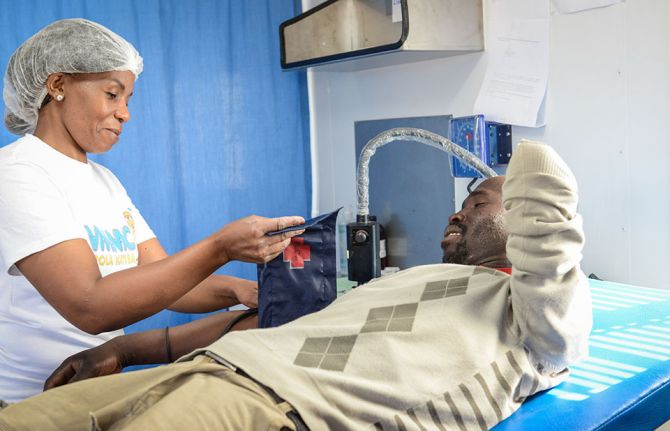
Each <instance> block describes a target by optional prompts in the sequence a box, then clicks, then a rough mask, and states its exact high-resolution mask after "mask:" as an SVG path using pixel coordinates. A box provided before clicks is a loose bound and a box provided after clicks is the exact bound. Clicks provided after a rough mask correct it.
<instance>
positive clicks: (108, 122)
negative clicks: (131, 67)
mask: <svg viewBox="0 0 670 431" xmlns="http://www.w3.org/2000/svg"><path fill="white" fill-rule="evenodd" d="M134 84H135V75H133V73H132V72H129V71H122V72H105V73H86V74H73V75H66V76H65V77H64V85H63V96H64V99H63V100H62V101H60V102H57V101H51V103H58V104H62V105H61V112H62V117H61V118H62V121H63V125H64V127H65V129H66V130H67V132H68V133H69V135H70V136H71V137H72V139H73V141H74V144H75V145H76V146H78V147H79V149H80V150H81V151H83V152H84V153H104V152H106V151H109V150H110V149H111V148H112V146H113V145H114V144H116V142H117V141H118V140H119V135H121V132H122V130H123V125H124V123H126V122H128V121H129V120H130V112H129V111H128V103H129V102H130V98H131V97H132V95H133V85H134Z"/></svg>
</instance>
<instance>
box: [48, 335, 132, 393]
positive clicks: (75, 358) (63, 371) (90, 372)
mask: <svg viewBox="0 0 670 431" xmlns="http://www.w3.org/2000/svg"><path fill="white" fill-rule="evenodd" d="M124 366H125V365H124V356H123V354H122V352H121V349H120V348H119V346H118V345H117V343H116V339H111V340H110V341H107V342H106V343H103V344H101V345H99V346H97V347H94V348H92V349H88V350H84V351H83V352H79V353H77V354H74V355H72V356H70V357H69V358H67V359H66V360H64V361H63V363H62V364H60V366H59V367H58V368H56V370H55V371H54V372H53V373H51V375H50V376H49V377H48V378H47V380H46V382H44V390H45V391H46V390H47V389H51V388H55V387H57V386H62V385H67V384H68V383H74V382H77V381H79V380H84V379H90V378H91V377H100V376H106V375H108V374H116V373H119V372H121V370H122V369H123V367H124Z"/></svg>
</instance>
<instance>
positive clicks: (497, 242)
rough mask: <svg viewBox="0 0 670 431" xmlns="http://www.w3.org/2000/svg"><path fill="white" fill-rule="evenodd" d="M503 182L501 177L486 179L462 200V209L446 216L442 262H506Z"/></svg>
mask: <svg viewBox="0 0 670 431" xmlns="http://www.w3.org/2000/svg"><path fill="white" fill-rule="evenodd" d="M503 182H504V177H494V178H489V179H487V180H486V181H484V182H483V183H481V184H480V185H479V186H478V187H477V188H476V189H475V190H474V191H473V192H472V193H470V195H469V196H468V197H467V198H466V199H465V201H463V208H462V209H461V210H460V211H459V212H457V213H456V214H453V215H452V216H451V217H449V225H448V226H447V227H446V229H445V230H444V239H443V240H442V243H441V245H442V250H443V251H444V254H443V257H442V262H444V263H458V264H464V265H487V264H495V263H496V262H498V261H506V260H507V257H506V252H505V245H506V242H507V232H506V231H505V228H504V226H503V219H502V215H503V208H502V184H503Z"/></svg>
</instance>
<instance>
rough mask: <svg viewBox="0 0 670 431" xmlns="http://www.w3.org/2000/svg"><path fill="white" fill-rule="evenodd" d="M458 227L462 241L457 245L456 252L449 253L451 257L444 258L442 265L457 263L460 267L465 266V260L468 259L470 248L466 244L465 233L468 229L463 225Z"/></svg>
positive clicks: (444, 256) (445, 256)
mask: <svg viewBox="0 0 670 431" xmlns="http://www.w3.org/2000/svg"><path fill="white" fill-rule="evenodd" d="M456 227H458V228H459V229H460V232H461V239H460V240H459V241H458V243H457V244H456V251H454V252H453V253H449V255H448V256H447V255H443V256H442V263H456V264H459V265H464V264H465V260H466V259H467V257H468V247H467V245H466V244H465V232H466V231H467V228H466V227H465V226H463V225H462V224H460V223H459V224H457V225H456Z"/></svg>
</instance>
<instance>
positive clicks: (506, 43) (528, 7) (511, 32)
mask: <svg viewBox="0 0 670 431" xmlns="http://www.w3.org/2000/svg"><path fill="white" fill-rule="evenodd" d="M490 6H491V7H490V8H489V13H488V19H487V22H488V23H489V24H488V27H487V40H486V44H487V49H486V51H487V57H488V66H487V69H486V75H485V77H484V82H483V83H482V86H481V88H480V90H479V95H478V96H477V100H476V102H475V107H474V113H476V114H484V115H485V116H486V118H487V120H492V121H498V122H501V123H507V124H514V125H517V126H525V127H540V126H544V125H545V124H546V121H545V113H544V104H543V103H542V102H543V100H544V97H545V94H546V90H547V81H548V75H549V2H546V1H537V0H491V3H490Z"/></svg>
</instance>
